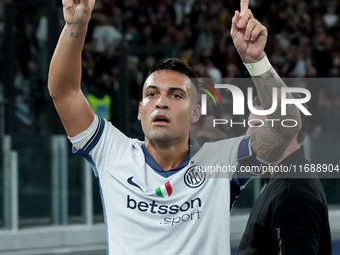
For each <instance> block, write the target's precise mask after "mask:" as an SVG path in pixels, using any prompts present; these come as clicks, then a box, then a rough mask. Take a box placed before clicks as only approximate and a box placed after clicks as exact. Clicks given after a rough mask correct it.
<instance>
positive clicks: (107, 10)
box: [0, 0, 340, 136]
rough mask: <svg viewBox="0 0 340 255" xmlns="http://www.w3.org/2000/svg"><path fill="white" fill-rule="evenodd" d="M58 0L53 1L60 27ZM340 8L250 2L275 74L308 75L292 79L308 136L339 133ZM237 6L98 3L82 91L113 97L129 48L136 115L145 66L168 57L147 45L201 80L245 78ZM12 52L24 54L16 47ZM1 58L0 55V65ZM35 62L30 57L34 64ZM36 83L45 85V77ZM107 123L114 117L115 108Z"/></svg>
mask: <svg viewBox="0 0 340 255" xmlns="http://www.w3.org/2000/svg"><path fill="white" fill-rule="evenodd" d="M6 2H11V1H10V0H6V1H1V3H0V47H1V46H2V45H3V34H4V5H5V3H6ZM61 2H62V1H61V0H56V3H57V5H58V8H59V14H60V15H59V16H60V25H61V26H62V25H63V19H62V6H61ZM339 7H340V5H339V3H338V1H336V0H335V1H334V0H329V1H321V0H314V1H294V0H278V1H269V0H250V8H251V10H252V11H253V13H254V16H255V17H256V18H257V19H258V20H259V21H260V22H262V23H263V24H264V25H265V26H266V27H267V29H268V33H269V38H268V43H267V46H266V53H267V56H268V58H269V59H270V61H271V63H272V65H273V67H274V68H275V70H276V71H277V72H278V74H279V75H280V76H281V77H283V78H313V79H306V80H300V81H299V82H298V83H296V84H298V86H303V87H305V88H307V89H309V90H310V91H311V93H312V99H311V101H310V102H309V108H310V111H311V112H312V114H313V117H312V118H310V130H309V132H311V133H313V134H317V133H340V84H339V81H338V79H335V78H339V76H340V22H339V17H340V16H339V15H340V8H339ZM238 9H239V0H124V1H123V0H97V1H96V4H95V7H94V11H93V15H92V19H91V21H90V24H89V28H88V34H87V37H86V42H85V46H84V51H83V89H84V91H85V92H86V93H92V94H95V95H97V96H98V97H99V98H100V97H103V96H104V95H109V96H110V97H111V98H112V99H113V100H112V101H113V102H114V101H115V100H116V99H117V93H115V91H117V90H118V89H119V81H120V70H121V69H120V59H121V57H122V56H121V54H124V53H126V52H130V54H129V56H128V58H127V67H128V70H127V72H128V78H129V81H128V82H129V84H130V97H131V104H132V105H131V106H132V107H131V108H132V109H134V110H135V111H134V113H133V114H134V116H133V119H136V118H135V116H136V115H135V114H136V109H137V106H138V102H139V100H140V98H141V94H140V92H141V88H142V85H143V81H144V80H145V78H146V76H147V73H148V70H149V68H150V67H151V66H152V65H153V64H154V63H155V62H156V61H157V60H158V59H159V58H162V57H166V56H168V57H169V51H168V50H167V51H165V50H164V52H166V53H164V54H162V53H159V54H158V53H157V54H154V51H148V50H147V49H152V48H156V47H161V48H162V47H163V48H164V49H169V48H170V49H171V48H173V49H179V51H174V52H175V53H173V55H172V56H171V57H179V58H181V59H182V60H183V61H184V62H185V63H187V64H189V65H191V66H192V67H193V69H194V70H195V71H196V73H197V74H198V76H199V77H204V78H212V79H214V80H215V81H225V82H228V83H230V82H232V81H233V80H234V79H235V78H239V77H247V76H249V75H248V73H247V71H246V70H245V68H244V66H243V64H242V62H241V59H240V58H239V56H238V53H237V52H236V50H235V48H234V46H233V43H232V39H231V37H230V28H231V19H232V17H233V14H234V12H235V10H238ZM37 15H38V17H39V19H37V22H36V23H35V24H33V25H32V24H31V29H32V30H33V31H34V32H33V31H31V32H30V31H29V29H28V28H27V26H26V36H23V37H22V40H24V41H22V42H21V43H22V44H25V45H30V48H29V53H30V54H31V55H30V56H29V57H30V58H33V57H32V54H33V55H34V54H38V53H37V52H40V51H39V49H40V48H39V42H42V40H43V39H46V38H45V37H44V36H46V33H47V32H46V31H44V29H43V28H44V26H45V27H46V24H45V25H44V24H42V22H43V19H44V17H45V14H44V13H43V12H39V14H37ZM45 18H46V17H45ZM39 29H40V30H39ZM27 30H28V31H27ZM39 31H40V34H39ZM44 33H45V34H44ZM25 40H26V41H25ZM33 41H35V42H34V43H32V42H33ZM19 43H20V42H18V44H19ZM17 46H18V45H17ZM123 49H124V50H123ZM143 49H144V50H143ZM17 50H18V52H19V53H20V50H21V51H24V50H23V49H22V47H17ZM138 50H139V51H138ZM132 52H133V53H132ZM176 52H177V53H176ZM26 54H28V53H27V52H26ZM39 54H40V53H39ZM171 54H172V53H171V51H170V55H171ZM176 54H177V55H176ZM26 58H27V57H26ZM1 60H2V53H0V69H1V65H3V62H2V61H1ZM18 60H19V61H20V63H21V65H20V68H21V69H22V73H24V72H25V70H26V69H27V68H28V70H30V71H31V73H32V70H33V71H34V67H35V66H34V61H33V62H30V61H27V59H23V57H20V58H19V57H18ZM38 60H39V57H36V58H35V62H38ZM39 70H40V69H39ZM45 71H46V68H45V70H44V72H45ZM2 75H3V74H2ZM23 76H24V78H23V80H25V74H24V75H23ZM41 77H43V76H41ZM222 78H223V79H222ZM316 78H318V79H316ZM321 78H328V79H321ZM331 78H333V79H331ZM38 81H39V82H40V81H42V83H44V82H45V81H44V78H42V79H38ZM321 83H322V84H321ZM296 84H295V85H296ZM31 86H33V85H32V84H31ZM33 87H34V86H33ZM35 87H36V88H38V90H39V88H40V86H35ZM34 91H36V92H37V89H35V90H34ZM38 94H39V93H38ZM40 96H42V94H40ZM118 96H119V95H118ZM229 96H230V95H229ZM227 97H228V95H227ZM227 101H228V100H227ZM227 105H228V102H227ZM35 107H36V106H35ZM229 113H230V112H228V111H226V113H225V114H229ZM321 113H322V114H321ZM111 120H112V121H113V122H114V120H115V111H114V109H113V111H112V112H111ZM136 125H139V123H137V122H136ZM223 132H229V135H230V136H232V135H233V132H235V131H232V130H230V129H229V128H228V130H224V131H223Z"/></svg>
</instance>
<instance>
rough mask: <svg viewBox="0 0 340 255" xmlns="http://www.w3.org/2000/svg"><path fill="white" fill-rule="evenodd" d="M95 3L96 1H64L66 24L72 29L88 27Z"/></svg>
mask: <svg viewBox="0 0 340 255" xmlns="http://www.w3.org/2000/svg"><path fill="white" fill-rule="evenodd" d="M95 2H96V1H95V0H63V6H64V8H63V12H64V19H65V22H66V24H67V25H68V26H72V27H86V26H87V24H88V22H89V20H90V18H91V13H92V10H93V6H94V3H95Z"/></svg>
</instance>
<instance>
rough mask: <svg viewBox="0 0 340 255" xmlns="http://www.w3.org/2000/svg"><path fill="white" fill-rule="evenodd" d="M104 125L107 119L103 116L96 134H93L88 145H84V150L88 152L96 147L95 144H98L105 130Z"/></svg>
mask: <svg viewBox="0 0 340 255" xmlns="http://www.w3.org/2000/svg"><path fill="white" fill-rule="evenodd" d="M104 125H105V121H104V120H103V118H100V117H99V124H98V128H97V130H96V132H95V134H94V135H93V136H92V138H91V139H90V141H89V143H88V145H87V147H84V148H83V149H82V150H83V151H85V152H86V153H90V151H91V150H92V149H93V148H94V146H96V145H97V143H98V141H99V139H100V137H101V136H102V134H103V130H104Z"/></svg>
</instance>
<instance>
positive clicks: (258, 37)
mask: <svg viewBox="0 0 340 255" xmlns="http://www.w3.org/2000/svg"><path fill="white" fill-rule="evenodd" d="M248 5H249V0H241V13H240V12H238V11H236V12H235V15H234V17H233V20H232V28H231V36H232V38H233V41H234V45H235V47H236V49H237V51H238V53H239V55H240V57H241V59H242V60H243V63H245V65H246V67H247V69H248V70H249V72H250V74H251V76H252V78H253V80H254V83H255V86H256V88H257V92H258V94H259V97H260V100H261V103H262V106H263V109H264V110H267V109H270V108H271V106H272V91H273V87H276V88H277V89H278V102H281V88H283V87H286V85H285V84H284V83H283V81H282V80H281V79H280V77H279V76H278V74H277V73H276V72H275V70H274V69H273V68H272V67H271V65H270V63H269V61H268V59H267V57H266V55H265V53H264V47H265V45H266V41H267V29H266V27H264V26H263V25H262V24H261V23H260V22H259V21H258V20H256V19H255V18H254V17H253V14H252V12H251V11H250V10H249V8H248ZM287 97H290V98H293V97H292V96H291V95H287ZM267 117H268V119H279V120H281V121H282V120H283V117H284V118H285V119H294V120H296V121H297V122H298V125H297V126H296V127H294V128H293V127H289V128H286V127H283V126H282V125H280V123H281V121H275V123H274V125H273V126H274V127H272V123H271V122H270V123H269V122H267V123H266V125H263V126H262V127H261V128H258V129H257V130H256V131H255V132H254V133H253V134H252V138H251V146H252V149H253V150H254V151H255V153H256V155H257V156H258V157H259V158H261V159H262V160H264V161H266V162H268V163H273V162H276V161H277V160H279V159H280V157H281V156H282V155H283V153H284V151H285V150H286V148H287V146H288V144H289V143H290V142H291V140H292V139H293V137H294V136H295V135H296V134H297V132H298V131H299V129H300V127H301V120H300V113H299V110H298V108H297V107H296V106H295V105H289V106H287V115H285V116H281V108H280V105H278V107H277V108H276V111H275V112H274V113H272V114H270V115H269V116H267Z"/></svg>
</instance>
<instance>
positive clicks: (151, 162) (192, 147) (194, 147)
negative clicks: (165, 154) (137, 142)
mask: <svg viewBox="0 0 340 255" xmlns="http://www.w3.org/2000/svg"><path fill="white" fill-rule="evenodd" d="M189 144H190V151H189V152H188V155H187V156H186V157H185V159H184V160H183V162H182V163H181V164H180V165H179V166H177V167H176V168H174V169H171V170H168V171H165V170H164V169H163V168H161V167H160V166H159V165H158V163H157V162H156V161H155V160H154V158H153V157H152V156H151V155H150V153H149V152H148V150H147V149H146V148H145V144H144V143H143V144H142V150H143V152H144V156H145V162H146V163H147V164H148V165H149V166H150V167H151V168H152V169H153V170H154V171H155V172H156V173H158V174H159V175H161V176H163V177H165V178H167V177H169V176H172V175H173V174H175V173H177V172H178V171H180V170H181V169H183V168H184V167H186V166H187V165H188V164H189V161H190V158H191V157H192V156H193V155H195V154H196V152H198V151H199V150H200V146H199V144H198V142H197V141H196V140H193V139H190V140H189Z"/></svg>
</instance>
